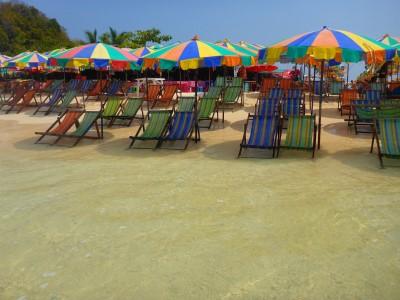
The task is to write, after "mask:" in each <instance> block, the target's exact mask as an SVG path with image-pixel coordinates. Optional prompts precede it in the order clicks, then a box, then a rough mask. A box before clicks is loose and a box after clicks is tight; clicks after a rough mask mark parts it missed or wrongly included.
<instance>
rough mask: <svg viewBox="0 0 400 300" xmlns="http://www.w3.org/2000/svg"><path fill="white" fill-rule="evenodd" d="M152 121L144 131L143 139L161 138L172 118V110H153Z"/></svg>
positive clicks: (151, 112)
mask: <svg viewBox="0 0 400 300" xmlns="http://www.w3.org/2000/svg"><path fill="white" fill-rule="evenodd" d="M149 113H150V120H149V123H148V124H147V126H146V129H145V130H144V132H143V134H142V137H145V138H160V137H161V135H162V134H163V132H164V130H165V128H166V126H167V124H168V121H169V118H170V116H171V111H170V110H155V111H154V110H153V111H150V112H149Z"/></svg>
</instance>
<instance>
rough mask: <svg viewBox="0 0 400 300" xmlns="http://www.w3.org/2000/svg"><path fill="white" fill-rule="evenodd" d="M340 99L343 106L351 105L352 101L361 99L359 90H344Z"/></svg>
mask: <svg viewBox="0 0 400 300" xmlns="http://www.w3.org/2000/svg"><path fill="white" fill-rule="evenodd" d="M340 99H341V102H342V106H343V105H350V104H351V101H352V100H356V99H359V95H358V92H357V90H342V92H341V94H340Z"/></svg>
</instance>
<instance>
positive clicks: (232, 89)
mask: <svg viewBox="0 0 400 300" xmlns="http://www.w3.org/2000/svg"><path fill="white" fill-rule="evenodd" d="M241 92H242V87H238V86H228V87H227V88H226V89H225V93H224V97H223V99H222V100H223V102H224V103H235V102H236V101H237V100H238V99H239V96H240V93H241Z"/></svg>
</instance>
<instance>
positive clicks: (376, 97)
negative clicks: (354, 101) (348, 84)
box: [364, 90, 382, 105]
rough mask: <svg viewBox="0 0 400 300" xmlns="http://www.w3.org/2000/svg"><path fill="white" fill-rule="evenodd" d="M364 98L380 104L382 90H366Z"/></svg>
mask: <svg viewBox="0 0 400 300" xmlns="http://www.w3.org/2000/svg"><path fill="white" fill-rule="evenodd" d="M364 99H365V100H367V101H368V102H369V103H370V104H374V105H379V101H380V100H381V99H382V92H381V91H379V90H367V91H365V98H364Z"/></svg>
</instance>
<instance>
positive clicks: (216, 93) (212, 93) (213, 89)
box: [203, 86, 222, 99]
mask: <svg viewBox="0 0 400 300" xmlns="http://www.w3.org/2000/svg"><path fill="white" fill-rule="evenodd" d="M221 92H222V88H221V87H219V86H210V87H209V89H208V91H207V93H205V94H204V96H203V98H215V99H219V97H220V96H221Z"/></svg>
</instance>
